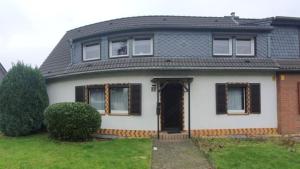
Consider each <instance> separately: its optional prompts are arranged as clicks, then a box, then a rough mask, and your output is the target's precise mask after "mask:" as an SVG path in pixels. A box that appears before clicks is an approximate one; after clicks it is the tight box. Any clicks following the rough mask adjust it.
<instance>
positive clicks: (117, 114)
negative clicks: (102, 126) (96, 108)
mask: <svg viewBox="0 0 300 169" xmlns="http://www.w3.org/2000/svg"><path fill="white" fill-rule="evenodd" d="M107 115H109V116H130V115H129V114H122V113H113V114H107Z"/></svg>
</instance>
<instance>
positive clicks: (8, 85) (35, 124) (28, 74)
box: [0, 62, 49, 136]
mask: <svg viewBox="0 0 300 169" xmlns="http://www.w3.org/2000/svg"><path fill="white" fill-rule="evenodd" d="M48 103H49V101H48V95H47V90H46V84H45V80H44V78H43V76H42V74H41V73H40V71H39V70H38V68H31V67H30V66H27V65H24V64H23V63H20V62H19V63H17V64H16V65H13V67H12V68H11V69H10V71H9V72H8V73H7V75H6V76H5V77H4V79H3V81H2V83H1V84H0V130H1V132H2V133H4V134H5V135H8V136H22V135H28V134H30V133H32V132H36V131H38V130H40V129H41V128H42V126H43V120H44V116H43V112H44V110H45V108H46V107H47V106H48Z"/></svg>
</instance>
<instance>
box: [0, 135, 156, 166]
mask: <svg viewBox="0 0 300 169" xmlns="http://www.w3.org/2000/svg"><path fill="white" fill-rule="evenodd" d="M151 146H152V145H151V141H150V140H149V139H116V140H112V141H91V142H84V143H71V142H58V141H54V140H52V139H49V138H48V136H47V135H46V134H38V135H33V136H26V137H18V138H12V137H5V136H0V168H5V169H83V168H88V169H149V168H150V161H151V159H150V158H151Z"/></svg>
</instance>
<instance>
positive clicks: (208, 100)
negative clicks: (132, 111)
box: [47, 72, 277, 130]
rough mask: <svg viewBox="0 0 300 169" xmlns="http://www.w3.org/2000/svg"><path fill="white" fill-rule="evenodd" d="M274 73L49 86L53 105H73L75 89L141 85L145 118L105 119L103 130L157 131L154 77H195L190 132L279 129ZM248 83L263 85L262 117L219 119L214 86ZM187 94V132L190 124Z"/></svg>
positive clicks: (93, 79)
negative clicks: (92, 86)
mask: <svg viewBox="0 0 300 169" xmlns="http://www.w3.org/2000/svg"><path fill="white" fill-rule="evenodd" d="M273 75H274V73H259V72H257V73H255V72H252V73H241V72H237V73H235V72H223V73H220V72H219V73H217V72H215V73H214V72H203V73H195V72H194V73H192V72H190V73H185V72H172V73H171V72H163V73H161V72H148V73H147V72H140V73H134V72H127V73H118V74H117V73H109V74H95V75H85V76H83V75H82V76H77V77H72V78H65V79H58V80H55V81H52V82H48V83H47V90H48V95H49V100H50V104H53V103H58V102H73V101H74V100H75V86H81V85H91V84H106V83H142V116H109V115H105V116H102V126H101V128H106V129H127V130H156V127H157V116H156V92H151V86H152V83H151V79H152V78H154V77H193V78H194V80H193V82H192V83H191V129H229V128H276V127H277V103H276V97H277V96H276V81H275V80H274V79H273V78H272V76H273ZM226 82H249V83H260V84H261V114H255V115H254V114H251V115H216V110H215V109H216V105H215V104H216V98H215V97H216V96H215V95H216V94H215V83H226ZM187 99H188V97H187V93H185V103H184V110H185V115H184V120H185V122H184V128H185V129H186V130H187V124H188V116H187V115H188V114H187V112H188V111H187V110H188V109H187V108H188V101H187Z"/></svg>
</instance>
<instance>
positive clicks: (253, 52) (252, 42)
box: [235, 37, 256, 56]
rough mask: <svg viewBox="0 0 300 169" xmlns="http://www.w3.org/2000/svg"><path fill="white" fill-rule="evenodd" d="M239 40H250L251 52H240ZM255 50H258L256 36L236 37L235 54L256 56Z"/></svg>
mask: <svg viewBox="0 0 300 169" xmlns="http://www.w3.org/2000/svg"><path fill="white" fill-rule="evenodd" d="M239 40H250V45H251V46H250V47H251V49H250V50H251V53H250V54H239V53H238V48H237V43H238V41H239ZM255 50H256V45H255V38H254V37H251V38H242V37H237V38H235V55H236V56H255Z"/></svg>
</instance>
